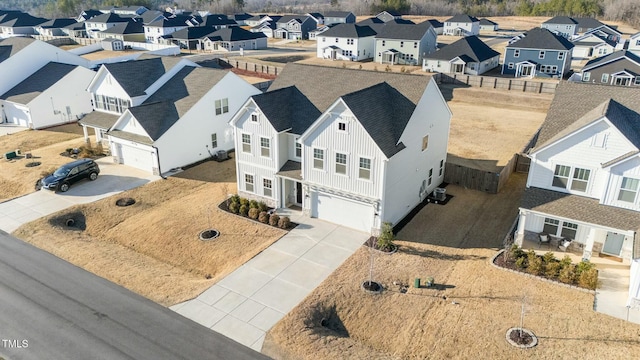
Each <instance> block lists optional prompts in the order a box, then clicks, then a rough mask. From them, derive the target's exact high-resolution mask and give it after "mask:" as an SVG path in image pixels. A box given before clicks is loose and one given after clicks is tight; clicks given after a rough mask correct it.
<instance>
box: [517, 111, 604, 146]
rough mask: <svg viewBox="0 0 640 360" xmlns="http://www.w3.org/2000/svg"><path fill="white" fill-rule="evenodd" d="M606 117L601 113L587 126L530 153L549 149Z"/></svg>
mask: <svg viewBox="0 0 640 360" xmlns="http://www.w3.org/2000/svg"><path fill="white" fill-rule="evenodd" d="M606 119H607V117H606V116H604V115H600V117H599V118H597V119H595V120H593V121H592V122H590V123H588V124H587V125H585V126H583V127H581V128H578V129H576V130H575V131H572V132H570V133H568V134H566V135H564V136H562V137H560V138H558V139H556V140H555V141H553V142H551V143H549V144H547V145H545V146H543V147H541V148H538V149H535V150H534V151H532V152H530V153H529V155H531V156H535V155H536V154H538V153H540V152H541V151H543V150H546V149H548V148H550V147H552V146H555V145H557V144H558V143H561V142H563V141H565V140H566V139H567V138H569V137H571V136H573V135H576V134H577V133H579V132H581V131H583V130H586V129H588V128H590V127H592V126H595V124H596V123H598V122H600V121H603V120H606ZM578 120H579V119H576V121H578ZM607 123H608V124H609V126H611V127H614V128H615V126H613V124H611V122H609V121H607Z"/></svg>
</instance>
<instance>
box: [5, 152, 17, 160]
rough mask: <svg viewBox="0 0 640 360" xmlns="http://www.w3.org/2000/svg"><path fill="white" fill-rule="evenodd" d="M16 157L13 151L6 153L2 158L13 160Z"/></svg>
mask: <svg viewBox="0 0 640 360" xmlns="http://www.w3.org/2000/svg"><path fill="white" fill-rule="evenodd" d="M16 157H18V154H16V152H15V151H9V152H7V153H4V158H5V159H7V160H11V159H15V158H16Z"/></svg>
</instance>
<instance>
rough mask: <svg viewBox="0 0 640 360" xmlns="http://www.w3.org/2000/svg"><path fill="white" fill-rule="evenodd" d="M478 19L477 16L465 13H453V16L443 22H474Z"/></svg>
mask: <svg viewBox="0 0 640 360" xmlns="http://www.w3.org/2000/svg"><path fill="white" fill-rule="evenodd" d="M479 21H480V20H478V18H477V17H475V16H469V15H466V14H458V15H454V16H453V17H450V18H448V19H447V20H445V22H456V23H474V22H479Z"/></svg>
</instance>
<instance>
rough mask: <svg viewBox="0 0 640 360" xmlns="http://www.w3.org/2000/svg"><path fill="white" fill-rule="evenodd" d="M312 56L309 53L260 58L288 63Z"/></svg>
mask: <svg viewBox="0 0 640 360" xmlns="http://www.w3.org/2000/svg"><path fill="white" fill-rule="evenodd" d="M310 57H311V56H309V55H306V56H305V55H288V56H270V57H264V58H259V60H262V61H270V62H275V63H281V64H286V63H290V62H296V61H300V60H305V59H308V58H310Z"/></svg>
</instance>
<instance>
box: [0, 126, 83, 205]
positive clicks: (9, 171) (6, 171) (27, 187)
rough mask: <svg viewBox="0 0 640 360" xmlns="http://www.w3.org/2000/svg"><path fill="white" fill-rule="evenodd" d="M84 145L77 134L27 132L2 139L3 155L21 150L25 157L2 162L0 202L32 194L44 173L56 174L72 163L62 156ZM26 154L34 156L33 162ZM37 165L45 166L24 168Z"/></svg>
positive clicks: (0, 138) (42, 131)
mask: <svg viewBox="0 0 640 360" xmlns="http://www.w3.org/2000/svg"><path fill="white" fill-rule="evenodd" d="M74 126H76V127H77V125H74ZM81 145H84V141H83V139H82V137H81V136H79V135H78V134H76V133H67V132H60V131H56V130H25V131H21V132H18V133H15V134H11V135H3V136H0V151H2V154H4V153H5V152H7V151H12V150H15V149H20V151H21V152H22V153H23V156H20V157H18V158H15V159H12V160H5V159H4V158H2V159H0V201H3V200H7V199H11V198H14V197H17V196H21V195H25V194H28V193H30V192H33V191H34V186H35V183H36V181H37V180H38V179H40V178H41V177H42V173H43V172H48V171H52V170H55V169H56V168H57V167H59V166H60V165H62V164H65V163H68V162H69V161H72V160H73V159H70V158H68V157H65V156H61V155H60V153H62V152H64V151H65V149H67V148H75V147H79V146H81ZM25 153H31V154H32V155H33V158H32V159H27V158H26V157H25V156H24V154H25ZM34 161H37V162H41V163H42V164H41V165H40V166H35V167H26V166H25V165H26V164H27V163H30V162H34Z"/></svg>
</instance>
